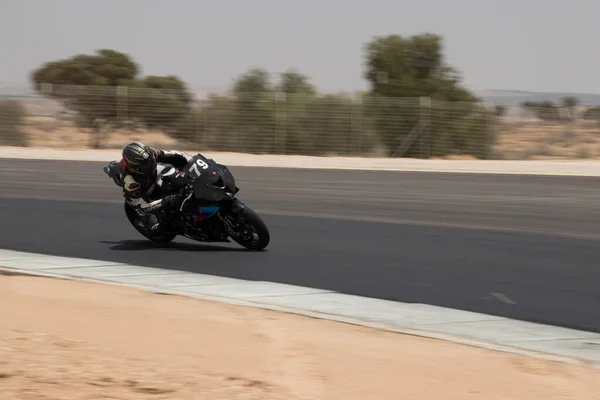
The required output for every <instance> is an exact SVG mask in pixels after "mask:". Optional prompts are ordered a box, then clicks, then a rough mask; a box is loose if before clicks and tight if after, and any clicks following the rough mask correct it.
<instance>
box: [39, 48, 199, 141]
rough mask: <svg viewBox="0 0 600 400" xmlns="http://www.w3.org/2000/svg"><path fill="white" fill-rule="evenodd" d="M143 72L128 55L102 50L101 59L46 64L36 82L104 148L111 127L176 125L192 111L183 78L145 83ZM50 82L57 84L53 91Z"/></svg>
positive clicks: (152, 79)
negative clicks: (104, 141)
mask: <svg viewBox="0 0 600 400" xmlns="http://www.w3.org/2000/svg"><path fill="white" fill-rule="evenodd" d="M138 73H139V67H138V65H137V64H136V63H135V62H134V61H133V60H132V59H131V58H130V57H129V56H128V55H126V54H124V53H120V52H118V51H115V50H108V49H101V50H98V51H97V52H96V54H95V55H75V56H73V57H71V58H67V59H61V60H56V61H51V62H47V63H44V64H43V65H42V66H40V67H39V68H37V69H36V70H34V71H33V72H32V74H31V80H32V82H33V86H34V89H35V90H36V91H38V92H40V93H42V94H44V95H49V96H51V97H53V98H55V99H58V100H60V101H61V102H62V103H63V104H64V106H65V107H66V108H68V109H70V110H72V111H75V112H76V113H77V118H76V124H77V126H79V127H82V128H90V129H92V130H93V131H94V132H95V135H94V138H95V140H94V143H93V145H94V147H100V145H101V142H102V135H101V133H102V132H103V130H104V129H106V128H110V127H117V126H122V125H124V124H126V123H131V124H133V125H136V126H137V125H142V126H145V127H147V128H156V127H161V128H166V127H172V126H173V125H174V124H176V122H177V121H178V120H179V119H180V118H181V117H182V116H183V115H185V114H186V113H187V112H188V111H189V105H190V103H191V101H192V96H191V94H190V93H189V92H188V90H187V88H186V85H185V84H184V83H183V82H182V81H181V80H180V79H179V78H177V77H175V76H166V77H160V76H149V77H146V78H143V79H142V78H140V77H138ZM47 84H52V86H51V87H50V90H48V85H47ZM118 87H122V88H124V89H118Z"/></svg>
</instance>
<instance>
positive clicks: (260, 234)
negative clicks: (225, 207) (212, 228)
mask: <svg viewBox="0 0 600 400" xmlns="http://www.w3.org/2000/svg"><path fill="white" fill-rule="evenodd" d="M227 219H228V220H229V222H230V228H231V229H232V230H234V233H233V234H232V235H231V238H232V239H233V240H234V241H235V242H236V243H237V244H239V245H241V246H244V247H245V248H247V249H249V250H256V251H260V250H264V249H265V248H266V247H267V246H268V245H269V242H270V241H271V234H270V233H269V229H268V228H267V225H266V224H265V223H264V221H263V220H262V218H261V217H260V216H259V215H258V214H257V213H256V212H254V210H252V209H251V208H250V207H248V206H245V207H244V209H243V210H242V211H240V212H238V213H235V214H233V215H228V216H227ZM231 225H233V226H231Z"/></svg>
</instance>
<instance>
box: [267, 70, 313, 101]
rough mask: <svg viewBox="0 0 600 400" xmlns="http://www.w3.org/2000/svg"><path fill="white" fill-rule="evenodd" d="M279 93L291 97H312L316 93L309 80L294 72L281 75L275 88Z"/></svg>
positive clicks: (290, 71)
mask: <svg viewBox="0 0 600 400" xmlns="http://www.w3.org/2000/svg"><path fill="white" fill-rule="evenodd" d="M277 90H278V91H279V92H282V93H285V94H291V95H308V96H313V95H315V94H316V93H317V90H316V89H315V87H314V86H313V85H312V84H311V83H310V81H309V78H308V77H307V76H305V75H302V74H300V73H299V72H297V71H296V70H289V71H286V72H284V73H283V74H282V75H281V81H280V83H279V85H278V86H277Z"/></svg>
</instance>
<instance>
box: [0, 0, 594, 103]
mask: <svg viewBox="0 0 600 400" xmlns="http://www.w3.org/2000/svg"><path fill="white" fill-rule="evenodd" d="M599 16H600V0H569V1H567V0H521V1H518V0H501V1H496V0H422V1H402V0H368V1H366V0H346V1H341V0H321V1H318V0H314V1H313V0H304V1H284V0H279V1H275V0H273V1H270V0H245V1H242V0H239V1H227V0H213V1H204V0H168V1H167V0H160V1H159V0H135V1H134V0H118V1H115V0H94V1H90V0H0V50H1V52H0V57H1V62H0V83H27V81H28V74H29V72H30V71H31V70H32V69H34V68H36V67H37V66H38V65H39V64H41V63H42V62H45V61H49V60H54V59H58V58H64V57H70V56H72V55H74V54H76V53H92V52H93V51H95V50H96V49H98V48H113V49H116V50H119V51H123V52H126V53H128V54H130V55H131V56H133V57H134V59H135V61H136V62H137V63H138V64H140V66H141V67H142V73H143V74H155V75H166V74H175V75H179V76H180V77H182V78H183V79H184V80H185V81H186V82H187V83H188V84H190V85H191V86H192V87H194V88H196V89H200V90H214V89H216V90H223V89H226V88H227V87H229V85H230V84H231V82H232V79H233V78H234V77H236V76H237V75H238V74H241V73H243V72H245V71H246V70H247V69H248V68H250V67H255V66H256V67H264V68H267V69H268V70H269V71H271V72H273V73H278V72H283V71H284V70H286V69H288V68H293V67H295V68H297V69H298V70H299V71H300V72H302V73H305V74H307V75H309V76H310V77H311V78H312V81H313V83H314V84H316V85H317V86H318V87H319V89H321V90H327V91H332V90H334V91H335V90H348V91H350V90H359V89H364V88H366V82H365V81H364V79H363V77H362V74H363V45H364V44H365V43H366V42H368V41H369V40H371V39H372V38H373V37H374V36H376V35H388V34H401V35H411V34H416V33H422V32H425V31H430V32H434V33H438V34H440V35H442V36H444V39H445V48H446V49H445V53H446V55H447V61H448V62H449V63H450V64H452V65H454V66H455V67H457V68H458V69H459V70H460V71H462V74H463V76H464V78H465V82H466V84H467V85H468V86H469V87H470V88H471V89H475V90H480V89H518V90H533V91H576V92H593V93H600V79H598V77H599V76H600V24H599V23H598V18H599Z"/></svg>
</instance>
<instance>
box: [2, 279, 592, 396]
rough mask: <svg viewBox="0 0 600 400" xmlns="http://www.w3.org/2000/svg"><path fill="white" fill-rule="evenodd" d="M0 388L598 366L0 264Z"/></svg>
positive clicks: (469, 383) (404, 386)
mask: <svg viewBox="0 0 600 400" xmlns="http://www.w3.org/2000/svg"><path fill="white" fill-rule="evenodd" d="M0 304H2V306H1V307H0V399H7V400H8V399H11V400H17V399H210V400H219V399H227V400H233V399H261V400H263V399H264V400H269V399H282V400H283V399H285V400H295V399H343V400H381V399H394V400H399V399H410V400H415V399H420V400H440V399H444V400H452V399H495V400H508V399H527V400H532V399H544V400H551V399H597V398H598V394H599V393H600V379H599V378H600V373H599V370H597V369H593V368H591V367H585V366H575V365H568V364H561V363H557V362H551V361H542V360H537V359H531V358H527V357H524V356H518V355H512V354H506V353H500V352H494V351H490V350H484V349H479V348H473V347H469V346H464V345H459V344H452V343H446V342H443V341H436V340H430V339H423V338H417V337H411V336H407V335H401V334H396V333H390V332H381V331H377V330H374V329H369V328H363V327H356V326H352V325H347V324H342V323H337V322H330V321H324V320H317V319H312V318H307V317H302V316H297V315H290V314H283V313H277V312H273V311H268V310H260V309H254V308H246V307H240V306H231V305H226V304H220V303H214V302H208V301H200V300H196V299H188V298H182V297H176V296H165V295H159V294H150V293H146V292H142V291H138V290H135V289H129V288H121V287H115V286H109V285H102V284H93V283H83V282H74V281H64V280H58V279H49V278H39V277H24V276H3V275H0Z"/></svg>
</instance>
